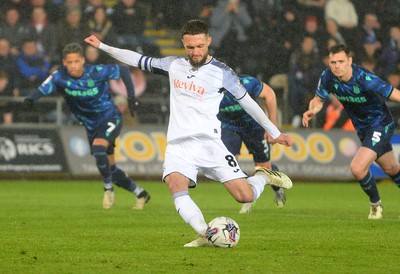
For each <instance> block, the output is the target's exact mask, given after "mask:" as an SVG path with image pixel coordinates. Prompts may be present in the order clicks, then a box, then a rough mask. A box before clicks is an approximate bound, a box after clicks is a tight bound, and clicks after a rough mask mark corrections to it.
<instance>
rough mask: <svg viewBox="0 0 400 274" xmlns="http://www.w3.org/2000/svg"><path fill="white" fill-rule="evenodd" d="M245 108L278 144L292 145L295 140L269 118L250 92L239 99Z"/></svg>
mask: <svg viewBox="0 0 400 274" xmlns="http://www.w3.org/2000/svg"><path fill="white" fill-rule="evenodd" d="M238 102H239V104H240V105H241V106H242V107H243V109H244V110H245V111H246V112H247V113H248V114H250V115H251V117H253V118H254V120H256V121H257V123H259V124H260V125H261V126H262V127H263V128H264V129H265V130H266V131H267V132H268V134H269V135H271V137H272V138H273V139H274V142H277V143H278V144H281V145H285V146H291V145H292V144H293V140H292V139H291V138H290V136H289V135H287V134H283V133H281V132H280V131H279V129H278V128H277V127H276V126H275V125H274V124H273V123H272V122H271V120H269V119H268V117H267V116H266V115H265V113H264V111H263V110H262V109H261V107H260V106H259V105H258V104H257V103H256V101H254V100H253V99H252V98H251V97H250V95H249V94H248V93H246V94H245V95H244V96H243V97H242V98H240V99H239V100H238Z"/></svg>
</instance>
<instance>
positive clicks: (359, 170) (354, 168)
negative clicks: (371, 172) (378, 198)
mask: <svg viewBox="0 0 400 274" xmlns="http://www.w3.org/2000/svg"><path fill="white" fill-rule="evenodd" d="M350 171H351V174H353V177H354V178H355V179H356V180H362V179H363V178H364V177H365V175H366V174H367V172H368V169H365V168H364V167H361V166H360V165H357V164H355V163H354V162H352V163H351V164H350Z"/></svg>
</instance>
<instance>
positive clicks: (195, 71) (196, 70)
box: [189, 67, 199, 74]
mask: <svg viewBox="0 0 400 274" xmlns="http://www.w3.org/2000/svg"><path fill="white" fill-rule="evenodd" d="M198 71H199V70H198V69H197V68H195V67H192V68H191V69H189V72H190V73H192V74H195V73H197V72H198Z"/></svg>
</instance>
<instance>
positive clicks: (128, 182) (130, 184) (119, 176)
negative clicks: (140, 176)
mask: <svg viewBox="0 0 400 274" xmlns="http://www.w3.org/2000/svg"><path fill="white" fill-rule="evenodd" d="M111 175H112V181H113V183H114V184H116V185H117V186H119V187H122V188H123V189H126V190H127V191H129V192H132V193H135V194H136V190H137V188H138V186H137V185H136V184H135V182H134V181H133V180H132V179H129V178H128V177H127V176H126V174H125V172H124V171H123V170H121V169H120V168H118V167H117V166H116V165H112V166H111Z"/></svg>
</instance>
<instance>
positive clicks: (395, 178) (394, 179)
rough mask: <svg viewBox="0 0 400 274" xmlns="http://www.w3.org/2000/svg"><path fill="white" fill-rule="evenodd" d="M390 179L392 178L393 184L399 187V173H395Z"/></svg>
mask: <svg viewBox="0 0 400 274" xmlns="http://www.w3.org/2000/svg"><path fill="white" fill-rule="evenodd" d="M390 178H392V180H393V182H395V184H396V185H397V186H398V187H400V171H399V172H397V174H396V175H393V176H390Z"/></svg>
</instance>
